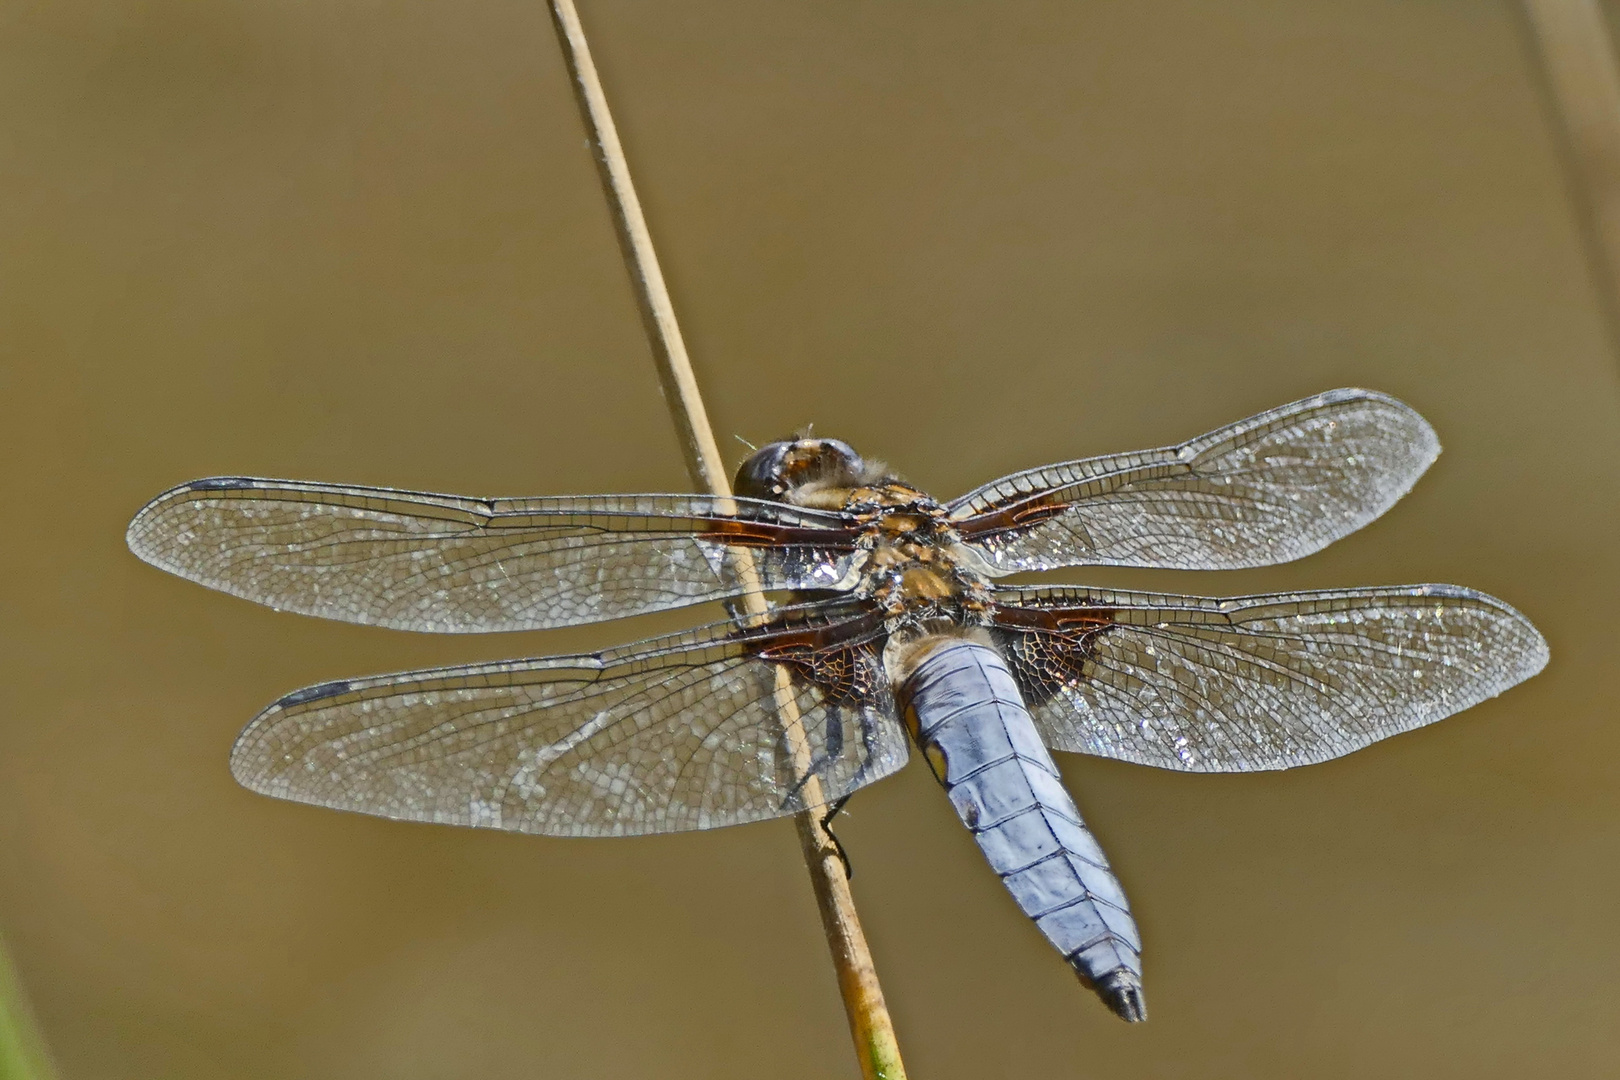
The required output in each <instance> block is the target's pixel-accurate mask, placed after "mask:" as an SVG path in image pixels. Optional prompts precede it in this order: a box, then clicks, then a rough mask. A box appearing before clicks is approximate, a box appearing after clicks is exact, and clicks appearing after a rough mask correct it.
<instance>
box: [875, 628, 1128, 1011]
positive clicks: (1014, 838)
mask: <svg viewBox="0 0 1620 1080" xmlns="http://www.w3.org/2000/svg"><path fill="white" fill-rule="evenodd" d="M902 695H903V698H904V700H905V708H906V722H907V724H908V725H909V726H910V727H911V730H912V735H913V737H914V738H916V740H917V744H918V745H919V746H920V747H921V748H922V750H923V754H924V756H925V757H926V758H927V759H928V764H929V766H930V767H931V768H932V769H933V770H934V775H935V776H936V777H938V779H939V782H940V783H941V784H943V785H944V787H945V791H946V794H947V795H948V796H949V797H950V800H951V803H952V804H953V805H954V806H955V807H956V812H957V814H958V815H959V816H960V817H961V818H962V821H963V823H964V824H966V825H967V827H968V828H969V829H971V830H972V831H973V838H974V839H975V840H977V841H978V843H979V848H980V850H981V851H983V852H984V856H985V858H986V859H988V860H989V861H990V866H991V867H992V868H993V869H994V870H995V872H996V874H997V875H998V876H999V877H1000V878H1001V880H1002V882H1003V883H1004V884H1005V885H1006V886H1007V889H1008V891H1009V892H1011V893H1012V895H1013V898H1014V899H1015V900H1017V901H1018V906H1019V907H1021V908H1022V909H1023V911H1024V914H1026V915H1028V916H1029V917H1030V918H1031V919H1034V920H1035V925H1036V926H1038V927H1040V929H1041V932H1042V933H1044V934H1045V935H1046V937H1047V939H1048V940H1049V941H1051V942H1052V944H1053V945H1055V946H1057V948H1058V951H1059V952H1061V953H1063V955H1064V956H1065V957H1066V958H1067V959H1068V961H1069V963H1070V964H1071V965H1073V966H1074V969H1075V971H1076V972H1077V973H1078V974H1079V975H1080V977H1081V978H1082V979H1083V980H1084V981H1085V982H1087V983H1089V984H1090V985H1091V986H1092V987H1093V988H1094V989H1096V990H1097V992H1098V993H1099V994H1100V995H1101V996H1102V998H1103V1000H1104V1001H1106V1002H1107V1003H1108V1005H1109V1006H1110V1007H1111V1008H1112V1009H1113V1010H1114V1011H1115V1012H1116V1013H1118V1014H1119V1015H1120V1016H1122V1017H1124V1018H1125V1019H1127V1020H1140V1019H1143V1018H1144V1017H1145V1011H1144V1009H1143V1005H1142V990H1141V976H1142V957H1141V947H1142V942H1141V938H1140V936H1139V935H1138V934H1137V930H1136V923H1135V922H1134V921H1133V920H1132V919H1131V914H1130V907H1129V904H1128V903H1127V901H1126V899H1125V892H1124V890H1123V889H1121V888H1120V885H1119V882H1118V880H1116V879H1115V877H1114V875H1113V872H1112V871H1110V870H1109V869H1108V860H1107V859H1106V858H1105V857H1104V856H1103V853H1102V849H1101V848H1100V847H1098V846H1097V841H1096V840H1095V839H1094V838H1093V837H1092V835H1091V832H1090V830H1088V829H1087V828H1086V826H1085V823H1084V822H1083V821H1081V819H1080V812H1079V811H1078V810H1076V809H1075V805H1074V800H1073V799H1072V798H1070V797H1069V793H1068V792H1067V791H1066V790H1064V787H1063V783H1062V779H1061V778H1060V776H1059V774H1058V770H1057V766H1056V765H1055V764H1054V763H1053V762H1052V756H1051V754H1049V753H1048V752H1047V750H1046V747H1045V746H1044V745H1043V744H1042V743H1041V740H1040V735H1039V734H1038V733H1037V732H1036V730H1035V724H1034V722H1033V721H1032V720H1031V719H1030V715H1029V710H1028V709H1027V708H1025V707H1024V701H1023V697H1022V695H1021V694H1020V693H1019V691H1018V684H1017V683H1016V682H1015V681H1014V679H1013V676H1012V672H1011V671H1009V670H1008V668H1007V665H1006V663H1005V661H1003V660H1002V658H1001V655H1000V654H999V653H997V652H996V651H995V650H994V649H992V648H990V647H989V646H988V645H981V644H978V643H976V642H971V641H965V640H961V641H950V642H947V643H945V644H943V645H940V646H938V647H937V648H936V649H935V650H934V651H933V652H931V653H929V654H928V655H927V657H926V658H925V659H924V660H923V661H922V663H921V664H919V665H918V666H917V668H916V670H915V671H914V672H913V673H912V675H911V677H910V678H909V679H908V680H907V681H906V684H905V686H904V687H903V689H902Z"/></svg>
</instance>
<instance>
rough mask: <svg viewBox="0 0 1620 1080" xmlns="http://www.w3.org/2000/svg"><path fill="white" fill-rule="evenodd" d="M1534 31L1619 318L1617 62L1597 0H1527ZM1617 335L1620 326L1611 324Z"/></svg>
mask: <svg viewBox="0 0 1620 1080" xmlns="http://www.w3.org/2000/svg"><path fill="white" fill-rule="evenodd" d="M1524 10H1525V15H1526V17H1527V19H1528V22H1529V25H1530V30H1531V37H1532V39H1533V40H1534V42H1535V45H1536V48H1537V51H1538V53H1539V54H1540V57H1541V61H1542V64H1543V66H1544V68H1545V71H1546V76H1547V85H1548V89H1549V90H1550V91H1551V96H1552V99H1553V101H1554V103H1555V104H1556V106H1557V108H1558V113H1559V117H1560V119H1561V120H1562V124H1561V126H1562V128H1563V134H1564V138H1565V139H1566V141H1567V151H1568V159H1569V164H1570V167H1571V169H1572V170H1573V172H1574V176H1573V177H1572V178H1571V179H1572V180H1573V182H1574V186H1575V188H1576V189H1577V190H1578V192H1579V194H1580V195H1581V197H1582V201H1583V202H1584V203H1585V205H1584V206H1583V207H1582V209H1583V211H1584V213H1585V217H1586V225H1587V229H1586V231H1587V241H1588V244H1589V245H1590V247H1591V249H1592V251H1591V256H1592V261H1593V263H1594V264H1595V267H1596V269H1597V271H1598V276H1599V277H1600V279H1601V282H1600V287H1601V288H1602V289H1603V290H1604V292H1605V295H1604V297H1603V300H1604V307H1605V308H1606V309H1607V310H1608V313H1609V315H1610V318H1611V319H1616V320H1620V68H1617V66H1616V62H1615V50H1614V40H1613V37H1612V35H1611V34H1610V31H1609V26H1608V23H1607V21H1606V20H1605V19H1604V16H1603V10H1602V8H1601V7H1600V6H1599V4H1598V0H1524ZM1613 329H1614V331H1615V334H1616V336H1617V340H1620V325H1616V326H1615V327H1614V328H1613Z"/></svg>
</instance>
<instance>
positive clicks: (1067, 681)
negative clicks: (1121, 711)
mask: <svg viewBox="0 0 1620 1080" xmlns="http://www.w3.org/2000/svg"><path fill="white" fill-rule="evenodd" d="M1114 615H1115V613H1114V611H1113V610H1112V609H1110V608H1101V607H1095V608H1093V607H1076V608H1048V609H1037V608H1024V607H1013V606H1011V605H1007V604H997V605H995V607H994V608H993V609H992V611H991V615H990V619H991V624H992V630H991V634H992V636H993V637H994V639H995V642H996V644H997V645H998V646H999V647H1000V648H1001V652H1002V655H1004V656H1005V657H1006V658H1007V666H1008V667H1009V668H1011V669H1012V673H1013V677H1014V678H1016V679H1017V680H1018V688H1019V689H1020V690H1022V691H1023V693H1024V699H1025V701H1027V702H1028V703H1029V704H1030V705H1032V706H1034V705H1040V704H1042V703H1044V702H1046V701H1050V700H1051V699H1052V698H1053V697H1056V696H1057V694H1058V693H1060V692H1061V691H1062V690H1063V689H1064V688H1065V687H1069V686H1074V685H1076V684H1078V683H1081V682H1084V681H1085V680H1086V679H1087V678H1088V677H1089V672H1088V670H1087V666H1088V665H1089V664H1090V663H1091V662H1092V660H1093V659H1094V658H1095V655H1096V648H1097V638H1098V636H1099V635H1100V634H1103V633H1106V632H1107V631H1108V630H1109V629H1111V628H1112V627H1114V626H1115V625H1117V624H1116V623H1115V621H1114Z"/></svg>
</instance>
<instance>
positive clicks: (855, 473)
mask: <svg viewBox="0 0 1620 1080" xmlns="http://www.w3.org/2000/svg"><path fill="white" fill-rule="evenodd" d="M870 471H871V470H870V468H869V467H868V465H867V463H866V462H865V461H864V460H863V459H862V458H861V455H859V454H857V453H856V452H855V448H854V447H853V446H851V445H849V443H847V442H844V441H843V440H841V439H785V440H783V441H781V442H773V443H766V444H765V445H764V446H762V447H760V448H759V449H758V450H755V451H754V452H753V453H752V454H750V455H749V456H748V459H747V460H746V461H744V462H743V463H742V464H741V465H740V466H738V467H737V479H736V481H735V482H734V483H733V485H732V487H733V489H734V490H735V491H736V493H737V494H738V495H743V496H746V497H748V498H751V499H773V500H775V501H777V502H790V501H794V500H793V499H792V498H791V497H792V496H793V495H794V494H795V493H800V492H803V491H804V490H805V489H807V488H818V489H819V488H849V487H855V486H857V485H859V484H861V483H864V482H866V480H867V479H868V474H869V473H870Z"/></svg>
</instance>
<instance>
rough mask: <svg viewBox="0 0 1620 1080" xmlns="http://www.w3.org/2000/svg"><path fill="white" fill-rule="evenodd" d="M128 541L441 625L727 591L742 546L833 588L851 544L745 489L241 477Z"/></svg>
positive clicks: (775, 583) (641, 607)
mask: <svg viewBox="0 0 1620 1080" xmlns="http://www.w3.org/2000/svg"><path fill="white" fill-rule="evenodd" d="M127 539H128V542H129V546H130V549H131V550H132V551H134V552H135V554H137V555H139V556H140V557H141V558H142V559H145V560H146V561H147V562H149V563H151V564H153V565H154V566H157V567H159V568H161V569H164V570H167V571H169V572H170V573H173V574H178V575H180V576H181V577H184V578H189V579H191V580H192V581H196V582H200V583H201V584H204V585H207V586H209V587H210V588H215V589H219V590H222V591H224V592H228V593H231V594H232V595H235V596H241V597H245V598H246V599H249V600H255V601H257V602H259V603H261V604H268V605H270V606H271V607H274V608H279V609H283V610H287V611H296V612H300V613H302V614H305V615H319V616H322V617H325V618H329V619H341V620H343V621H344V622H355V623H368V624H372V625H377V626H390V627H395V628H397V629H402V630H430V631H436V632H439V633H470V632H481V631H496V630H537V629H543V628H546V627H554V626H571V625H576V624H579V623H587V622H596V621H599V620H602V619H613V618H618V617H620V616H626V615H636V614H640V613H642V612H646V611H656V610H660V609H664V608H674V607H681V606H684V605H687V604H696V603H701V602H703V601H705V600H715V599H719V598H722V597H727V596H734V595H736V594H738V593H740V592H742V591H744V588H745V586H744V585H743V584H742V583H741V581H740V578H739V574H738V569H737V564H736V561H735V559H734V554H735V553H736V552H737V551H739V550H742V549H745V548H746V549H747V550H748V551H749V553H750V554H749V556H748V559H749V561H750V564H751V566H752V567H753V569H754V571H755V572H757V574H758V577H759V580H760V586H761V587H762V588H765V589H811V588H816V589H826V588H832V587H835V586H837V585H838V583H839V582H840V581H841V580H842V579H843V578H844V576H845V574H846V573H847V571H848V569H849V559H850V554H851V551H850V546H851V544H852V540H851V537H850V534H849V532H848V531H847V530H846V529H845V528H844V527H843V524H842V522H841V520H840V519H839V518H838V517H837V516H835V515H832V514H825V513H818V512H816V511H812V510H801V509H797V508H794V507H789V506H785V505H781V504H777V503H766V502H759V501H756V500H749V499H727V500H721V499H716V498H710V497H706V496H697V495H601V496H577V497H571V496H563V497H557V498H536V499H468V498H461V497H458V496H453V495H432V494H426V493H423V492H414V491H395V490H392V489H388V488H367V487H346V486H342V485H336V484H314V483H302V482H299V481H290V480H254V479H247V478H238V477H223V478H216V479H212V480H198V481H196V482H194V483H190V484H182V485H181V486H180V487H177V488H174V489H173V490H171V491H168V492H166V493H164V494H163V495H160V496H158V497H157V498H156V499H154V500H153V501H152V502H151V503H150V504H148V505H147V506H146V507H145V508H144V509H143V510H141V512H140V513H139V514H137V515H136V516H135V519H134V521H132V522H131V523H130V526H129V532H128V534H127Z"/></svg>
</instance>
